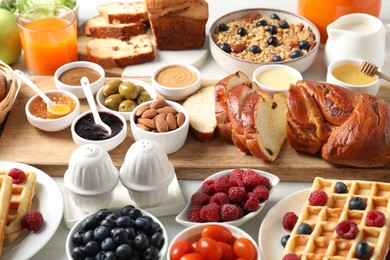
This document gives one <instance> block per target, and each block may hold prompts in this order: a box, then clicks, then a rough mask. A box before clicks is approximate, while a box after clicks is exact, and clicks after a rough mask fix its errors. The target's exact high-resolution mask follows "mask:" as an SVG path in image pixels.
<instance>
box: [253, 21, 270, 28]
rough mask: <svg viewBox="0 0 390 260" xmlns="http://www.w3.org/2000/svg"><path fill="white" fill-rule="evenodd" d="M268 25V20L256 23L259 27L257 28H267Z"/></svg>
mask: <svg viewBox="0 0 390 260" xmlns="http://www.w3.org/2000/svg"><path fill="white" fill-rule="evenodd" d="M267 25H268V23H267V21H266V20H260V21H258V22H257V23H256V26H257V27H260V26H267Z"/></svg>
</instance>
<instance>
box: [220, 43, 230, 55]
mask: <svg viewBox="0 0 390 260" xmlns="http://www.w3.org/2000/svg"><path fill="white" fill-rule="evenodd" d="M219 48H220V49H221V50H223V51H224V52H227V53H231V52H232V48H231V47H230V44H229V43H227V42H224V43H221V45H219Z"/></svg>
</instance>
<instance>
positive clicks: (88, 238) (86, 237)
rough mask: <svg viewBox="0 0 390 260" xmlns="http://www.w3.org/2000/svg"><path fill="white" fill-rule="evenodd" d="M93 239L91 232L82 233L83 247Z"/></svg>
mask: <svg viewBox="0 0 390 260" xmlns="http://www.w3.org/2000/svg"><path fill="white" fill-rule="evenodd" d="M94 239H95V236H94V232H93V230H88V231H87V232H85V233H84V239H83V241H84V245H86V244H87V243H88V242H89V241H92V240H94Z"/></svg>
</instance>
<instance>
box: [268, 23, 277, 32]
mask: <svg viewBox="0 0 390 260" xmlns="http://www.w3.org/2000/svg"><path fill="white" fill-rule="evenodd" d="M267 30H268V32H269V33H270V34H275V33H277V32H278V28H277V27H276V26H275V25H269V26H268V29H267Z"/></svg>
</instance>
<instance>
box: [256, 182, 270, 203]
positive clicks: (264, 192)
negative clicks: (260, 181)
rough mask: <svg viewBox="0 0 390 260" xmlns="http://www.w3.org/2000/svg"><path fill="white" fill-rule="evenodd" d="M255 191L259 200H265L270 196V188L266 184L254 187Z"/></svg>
mask: <svg viewBox="0 0 390 260" xmlns="http://www.w3.org/2000/svg"><path fill="white" fill-rule="evenodd" d="M253 193H254V194H256V195H257V198H258V199H259V202H260V203H261V202H264V201H266V200H268V198H269V190H268V188H267V187H266V186H263V185H259V186H256V187H255V188H254V189H253Z"/></svg>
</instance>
